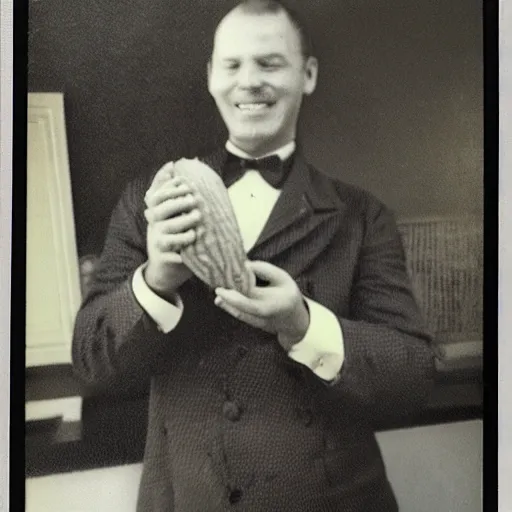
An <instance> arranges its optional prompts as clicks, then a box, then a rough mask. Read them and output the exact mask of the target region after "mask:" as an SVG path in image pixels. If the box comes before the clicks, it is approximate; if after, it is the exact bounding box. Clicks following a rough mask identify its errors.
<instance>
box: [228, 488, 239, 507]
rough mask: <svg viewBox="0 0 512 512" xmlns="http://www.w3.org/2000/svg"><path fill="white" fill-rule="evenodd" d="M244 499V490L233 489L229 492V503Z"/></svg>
mask: <svg viewBox="0 0 512 512" xmlns="http://www.w3.org/2000/svg"><path fill="white" fill-rule="evenodd" d="M241 499H242V491H241V490H240V489H233V490H232V491H231V492H230V493H229V503H232V504H235V503H238V502H239V501H240V500H241Z"/></svg>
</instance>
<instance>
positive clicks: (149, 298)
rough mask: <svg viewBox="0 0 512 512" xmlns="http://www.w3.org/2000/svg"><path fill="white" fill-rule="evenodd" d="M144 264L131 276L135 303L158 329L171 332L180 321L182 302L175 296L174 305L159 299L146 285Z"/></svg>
mask: <svg viewBox="0 0 512 512" xmlns="http://www.w3.org/2000/svg"><path fill="white" fill-rule="evenodd" d="M145 267H146V264H144V265H141V266H140V267H139V268H138V269H137V270H136V271H135V273H134V274H133V279H132V289H133V294H134V295H135V298H136V299H137V302H138V303H139V304H140V305H141V307H142V308H143V309H144V310H145V311H146V313H147V314H148V315H149V316H150V317H151V318H152V319H153V320H154V322H155V323H156V325H157V327H158V329H159V330H160V331H162V332H164V333H168V332H171V331H172V330H173V329H174V328H175V327H176V326H177V325H178V322H179V321H180V319H181V315H182V313H183V302H182V300H181V298H180V296H179V295H177V294H176V295H175V298H174V301H175V304H171V303H170V302H167V301H166V300H164V299H162V297H159V296H158V295H157V294H156V293H155V292H154V291H153V290H152V289H151V288H150V287H149V286H148V285H147V283H146V281H145V280H144V276H143V270H144V268H145Z"/></svg>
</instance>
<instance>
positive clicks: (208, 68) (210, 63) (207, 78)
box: [206, 58, 212, 92]
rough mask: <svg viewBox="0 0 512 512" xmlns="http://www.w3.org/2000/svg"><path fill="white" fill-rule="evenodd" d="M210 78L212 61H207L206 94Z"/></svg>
mask: <svg viewBox="0 0 512 512" xmlns="http://www.w3.org/2000/svg"><path fill="white" fill-rule="evenodd" d="M211 78H212V59H211V58H210V59H209V60H208V64H207V65H206V80H207V83H208V92H210V82H211Z"/></svg>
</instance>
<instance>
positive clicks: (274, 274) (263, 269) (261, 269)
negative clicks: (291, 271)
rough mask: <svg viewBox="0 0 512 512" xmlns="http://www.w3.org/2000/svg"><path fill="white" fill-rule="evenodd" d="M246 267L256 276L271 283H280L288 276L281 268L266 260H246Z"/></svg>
mask: <svg viewBox="0 0 512 512" xmlns="http://www.w3.org/2000/svg"><path fill="white" fill-rule="evenodd" d="M247 267H248V268H249V270H252V272H254V274H255V275H256V277H259V278H260V279H263V280H264V281H268V282H269V283H273V284H280V283H282V282H284V281H286V279H287V277H288V274H287V273H286V272H285V271H284V270H283V269H281V268H279V267H276V266H275V265H272V264H271V263H268V262H266V261H247Z"/></svg>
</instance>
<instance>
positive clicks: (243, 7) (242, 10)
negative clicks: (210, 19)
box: [214, 0, 313, 59]
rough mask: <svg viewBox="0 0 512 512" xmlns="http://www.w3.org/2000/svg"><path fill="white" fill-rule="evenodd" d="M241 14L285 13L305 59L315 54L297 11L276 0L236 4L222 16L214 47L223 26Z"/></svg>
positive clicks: (246, 1) (245, 0) (254, 0)
mask: <svg viewBox="0 0 512 512" xmlns="http://www.w3.org/2000/svg"><path fill="white" fill-rule="evenodd" d="M239 14H246V15H253V16H265V15H284V16H285V17H286V18H287V19H288V21H289V22H290V23H291V25H292V26H293V28H294V30H295V31H296V33H297V36H298V39H299V47H300V51H301V53H302V55H303V57H304V59H307V58H308V57H311V56H312V55H313V48H312V43H311V38H310V36H309V33H308V32H307V30H306V28H305V26H304V24H303V22H302V21H301V20H300V18H299V16H298V15H297V13H296V12H295V11H293V10H292V9H290V8H289V7H286V6H284V5H283V4H282V3H281V2H278V1H276V0H244V1H242V2H240V3H239V4H238V5H236V6H235V7H234V8H233V9H231V11H229V12H228V13H227V14H226V15H225V16H224V18H222V20H221V21H220V23H219V24H218V25H217V28H216V30H215V36H214V48H215V39H216V38H217V34H218V32H219V30H220V29H221V27H222V26H223V25H224V24H225V22H227V21H228V20H229V19H230V18H232V17H236V16H237V15H239Z"/></svg>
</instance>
